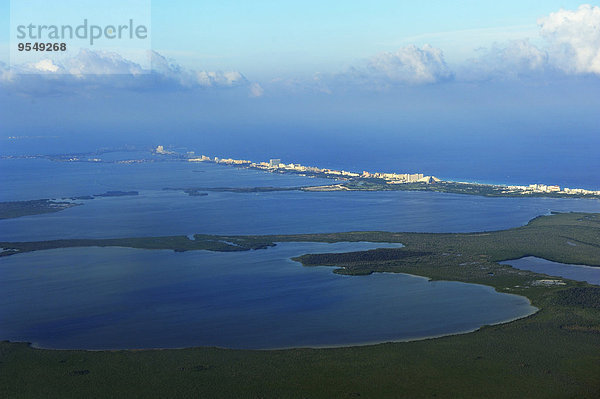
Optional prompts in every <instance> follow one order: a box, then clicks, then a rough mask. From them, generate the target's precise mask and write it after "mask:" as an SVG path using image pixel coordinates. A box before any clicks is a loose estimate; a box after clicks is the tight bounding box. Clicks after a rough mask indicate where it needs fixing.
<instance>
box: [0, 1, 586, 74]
mask: <svg viewBox="0 0 600 399" xmlns="http://www.w3.org/2000/svg"><path fill="white" fill-rule="evenodd" d="M14 1H15V2H17V1H19V2H24V1H27V0H14ZM63 2H64V1H63ZM9 4H10V1H9V0H1V2H0V25H1V26H8V23H9V12H8V11H9ZM151 4H152V6H151V7H152V47H153V48H154V49H155V50H156V51H158V52H159V53H161V54H163V55H165V56H167V57H170V58H174V59H176V60H177V61H178V63H180V64H181V65H184V66H186V67H189V68H197V69H198V68H199V69H205V70H237V71H242V72H243V73H244V74H245V75H247V76H250V77H252V78H255V79H264V78H267V77H273V76H290V75H294V76H297V75H307V74H313V73H316V72H334V71H337V70H339V69H340V68H343V67H345V66H347V65H350V64H352V63H354V62H356V61H357V60H361V59H364V58H367V57H370V56H372V55H374V54H377V53H380V52H386V51H394V50H395V49H397V48H399V47H402V46H406V45H409V44H415V45H417V46H422V45H424V44H431V45H432V46H433V47H437V48H440V49H442V50H443V52H444V55H445V58H446V60H447V61H448V62H449V63H455V64H456V63H460V62H462V61H464V60H465V59H468V58H469V57H472V56H473V55H474V53H475V50H476V49H477V48H480V47H488V46H490V45H491V44H492V43H494V42H504V41H507V40H511V39H524V38H529V39H530V40H531V41H532V42H533V43H539V42H540V41H541V38H540V37H539V34H538V28H537V20H538V18H540V17H543V16H545V15H548V14H549V13H551V12H553V11H557V10H559V9H560V8H566V9H576V8H577V7H578V6H579V5H580V4H581V2H578V1H566V0H563V1H555V0H543V1H540V0H520V1H514V0H509V1H502V2H498V1H481V0H479V1H478V0H463V1H442V0H436V1H419V2H416V1H398V0H395V1H393V0H383V1H382V0H373V1H368V2H366V1H357V0H345V1H338V0H332V1H325V2H324V1H315V0H306V1H276V0H255V1H239V0H222V1H210V2H209V1H167V0H154V1H151ZM590 4H593V2H591V3H590ZM50 12H52V10H50ZM0 32H1V33H2V35H1V36H0V43H1V48H2V49H3V50H4V51H3V53H4V54H3V57H0V59H3V60H4V61H5V62H6V61H7V60H6V58H7V55H6V48H7V46H8V31H7V30H6V29H3V30H2V31H0Z"/></svg>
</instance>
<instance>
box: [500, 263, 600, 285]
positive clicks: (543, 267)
mask: <svg viewBox="0 0 600 399" xmlns="http://www.w3.org/2000/svg"><path fill="white" fill-rule="evenodd" d="M500 263H502V264H505V265H510V266H512V267H514V268H517V269H521V270H529V271H532V272H535V273H544V274H548V275H550V276H557V277H564V278H568V279H570V280H577V281H587V282H588V283H590V284H597V285H600V267H592V266H584V265H570V264H566V263H558V262H552V261H549V260H546V259H541V258H537V257H535V256H526V257H524V258H521V259H514V260H507V261H505V262H500Z"/></svg>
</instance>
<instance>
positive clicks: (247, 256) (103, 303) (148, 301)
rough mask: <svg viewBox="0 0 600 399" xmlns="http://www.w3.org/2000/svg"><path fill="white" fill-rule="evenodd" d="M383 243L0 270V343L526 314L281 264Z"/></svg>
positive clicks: (377, 335) (523, 302)
mask: <svg viewBox="0 0 600 399" xmlns="http://www.w3.org/2000/svg"><path fill="white" fill-rule="evenodd" d="M390 246H392V247H393V246H398V245H397V244H395V245H394V244H381V243H377V244H375V243H335V244H326V243H278V245H277V246H276V247H273V248H269V249H265V250H255V251H250V252H236V253H215V252H208V251H190V252H185V253H174V252H172V251H164V250H139V249H131V248H67V249H56V250H49V251H40V252H35V253H27V254H22V255H18V256H12V257H8V258H4V259H1V260H0V275H1V276H2V279H0V290H1V291H2V292H3V295H2V297H1V298H0V320H2V322H1V323H0V337H1V338H2V339H9V340H14V341H29V342H32V343H33V344H34V345H36V346H39V347H45V348H60V349H125V348H127V349H131V348H165V347H168V348H174V347H190V346H218V347H226V348H246V349H272V348H288V347H332V346H348V345H363V344H370V343H376V342H388V341H403V340H414V339H422V338H426V337H434V336H441V335H448V334H456V333H462V332H467V331H472V330H475V329H477V328H479V327H480V326H482V325H486V324H495V323H500V322H504V321H508V320H512V319H515V318H519V317H523V316H526V315H529V314H531V313H533V312H534V311H535V308H534V307H532V306H531V305H530V304H529V301H528V300H527V299H526V298H524V297H520V296H516V295H510V294H501V293H497V292H495V291H494V289H493V288H491V287H487V286H481V285H473V284H465V283H459V282H447V281H435V282H430V281H428V280H427V279H425V278H422V277H416V276H411V275H405V274H390V273H383V274H382V273H377V274H373V275H370V276H359V277H357V276H343V275H338V274H334V273H332V270H333V269H332V268H330V267H303V266H301V265H300V264H299V263H297V262H294V261H292V260H290V258H291V257H293V256H297V255H301V254H304V253H309V252H312V253H317V252H348V251H356V250H366V249H370V248H375V247H390Z"/></svg>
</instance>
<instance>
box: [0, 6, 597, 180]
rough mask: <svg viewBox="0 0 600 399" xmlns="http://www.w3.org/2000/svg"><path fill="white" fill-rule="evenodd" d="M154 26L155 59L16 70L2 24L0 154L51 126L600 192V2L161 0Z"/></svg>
mask: <svg viewBox="0 0 600 399" xmlns="http://www.w3.org/2000/svg"><path fill="white" fill-rule="evenodd" d="M15 1H17V0H15ZM22 1H25V0H22ZM37 1H40V0H37ZM73 1H75V0H73ZM106 1H109V0H106ZM110 1H116V0H110ZM136 1H143V0H136ZM48 4H52V5H53V7H55V6H56V2H54V3H48ZM96 4H101V5H105V4H106V2H104V3H96ZM128 4H129V3H128ZM8 5H9V1H8V0H0V25H2V26H5V27H8V26H9V19H8V14H9V13H8ZM108 15H109V16H110V13H108ZM117 16H120V15H117ZM151 32H152V49H153V50H154V52H153V53H151V60H152V62H151V69H148V68H146V67H145V66H143V65H140V64H138V63H136V61H135V60H133V59H129V58H127V56H125V55H121V54H114V53H113V54H110V53H103V52H101V51H97V50H94V49H86V50H82V51H80V52H79V53H77V54H75V55H73V56H72V57H70V56H69V57H67V58H65V59H63V60H52V59H44V60H42V61H43V62H42V61H40V62H37V63H25V64H19V65H16V66H15V65H10V66H9V65H7V49H8V45H9V43H8V42H9V41H8V37H9V33H8V29H3V30H0V121H1V124H0V148H1V150H2V151H8V152H11V151H12V152H23V151H25V152H27V151H47V150H48V148H50V147H48V145H49V144H48V143H50V141H43V140H42V141H40V140H38V139H35V140H34V139H30V138H31V137H40V136H44V135H46V136H48V137H52V140H53V141H52V143H53V147H52V148H55V151H65V150H69V149H72V150H90V149H94V148H98V147H102V146H112V145H116V144H119V145H125V144H135V145H141V146H147V145H158V144H163V145H173V146H182V147H186V148H189V149H192V150H195V151H198V152H205V153H207V154H212V155H217V156H234V157H239V158H244V159H265V158H269V157H280V158H287V159H288V160H289V161H294V162H296V161H297V162H303V163H320V164H323V160H326V161H330V162H332V164H323V166H331V167H337V166H341V167H348V168H361V167H366V166H367V165H371V167H374V168H386V169H388V170H403V169H405V168H408V167H410V168H413V167H415V168H420V169H421V170H423V171H425V172H426V173H432V174H439V171H440V170H443V171H446V172H447V173H452V174H451V175H446V176H445V177H452V178H465V179H467V178H470V177H471V178H472V177H473V176H474V175H475V174H477V173H480V176H479V178H480V179H493V181H496V182H503V181H508V180H505V179H510V181H511V182H515V183H528V182H531V181H533V180H535V178H536V176H538V175H540V174H544V173H545V174H546V175H548V174H552V175H553V176H554V175H559V174H562V175H561V176H562V177H561V180H559V181H560V182H561V184H563V183H566V184H571V183H569V182H571V181H572V179H577V184H580V185H581V184H585V185H586V186H587V187H597V188H600V179H599V178H598V174H597V170H599V169H600V158H599V157H598V155H597V152H598V151H597V148H600V130H599V128H598V126H600V117H599V116H598V109H600V96H598V93H599V92H600V6H599V4H598V2H585V3H580V2H573V1H554V0H544V1H527V0H521V1H512V0H510V1H504V2H498V1H421V2H414V1H410V2H409V1H376V0H374V1H370V2H365V1H348V0H346V1H328V2H318V1H313V0H306V1H301V2H300V1H294V2H291V1H287V2H284V1H260V0H258V1H252V2H246V1H243V2H242V1H231V0H224V1H218V2H217V1H215V2H205V1H166V0H165V1H163V0H155V1H152V26H151ZM9 137H23V139H22V140H21V139H18V140H16V139H9ZM315 142H319V143H322V144H323V145H321V146H315V145H314V144H310V143H315ZM317 147H318V148H317ZM465 151H467V152H469V154H470V157H469V158H468V159H467V158H465V155H464V154H465ZM315 154H318V156H317V155H315ZM474 154H477V157H475V156H474ZM457 165H458V166H457ZM461 165H462V166H461ZM453 168H454V170H455V171H454V172H448V171H450V170H453ZM457 168H458V169H457ZM461 168H462V169H461ZM575 169H576V170H577V173H575V172H574V171H575ZM509 170H512V172H510V173H509V172H507V171H509ZM524 171H527V173H529V174H528V175H527V176H526V177H523V173H524ZM519 176H521V177H519ZM475 177H477V176H475ZM547 183H552V182H551V181H548V182H547Z"/></svg>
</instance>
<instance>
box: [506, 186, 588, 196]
mask: <svg viewBox="0 0 600 399" xmlns="http://www.w3.org/2000/svg"><path fill="white" fill-rule="evenodd" d="M506 188H507V189H508V190H505V192H508V193H520V194H533V193H546V194H548V193H558V194H570V195H600V191H592V190H585V189H583V188H568V187H564V188H563V189H562V190H561V188H560V186H548V185H545V184H530V185H528V186H507V187H506Z"/></svg>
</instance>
